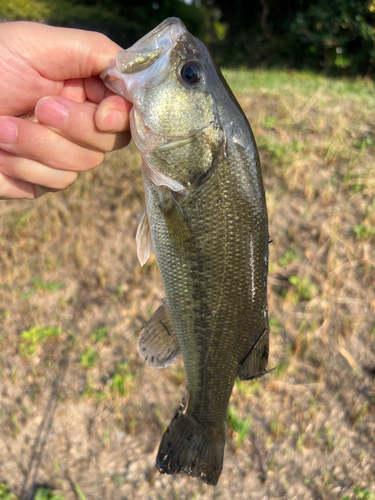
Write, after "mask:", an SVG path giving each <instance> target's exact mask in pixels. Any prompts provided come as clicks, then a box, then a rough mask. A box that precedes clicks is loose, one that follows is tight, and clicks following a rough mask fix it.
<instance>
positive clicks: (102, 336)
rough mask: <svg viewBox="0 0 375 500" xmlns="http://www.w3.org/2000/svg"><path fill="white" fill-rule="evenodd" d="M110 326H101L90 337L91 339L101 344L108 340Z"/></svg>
mask: <svg viewBox="0 0 375 500" xmlns="http://www.w3.org/2000/svg"><path fill="white" fill-rule="evenodd" d="M107 333H108V326H100V327H98V328H96V329H95V330H94V331H93V332H92V334H91V335H90V339H91V340H93V341H94V342H101V341H102V340H106V339H107Z"/></svg>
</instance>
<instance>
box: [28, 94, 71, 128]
mask: <svg viewBox="0 0 375 500" xmlns="http://www.w3.org/2000/svg"><path fill="white" fill-rule="evenodd" d="M67 114H68V111H67V109H66V108H65V107H64V106H63V105H62V104H60V103H59V102H56V101H54V100H53V99H49V98H45V99H42V100H41V101H39V102H38V104H37V106H36V110H35V116H36V117H37V119H38V120H39V121H40V122H42V123H44V124H45V125H49V126H50V127H53V128H61V127H62V126H63V125H64V122H65V118H66V116H67Z"/></svg>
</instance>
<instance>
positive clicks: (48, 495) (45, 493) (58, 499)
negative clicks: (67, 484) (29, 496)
mask: <svg viewBox="0 0 375 500" xmlns="http://www.w3.org/2000/svg"><path fill="white" fill-rule="evenodd" d="M34 500H65V497H64V495H55V494H54V492H53V490H51V489H50V488H44V487H41V488H38V489H37V492H36V493H35V496H34Z"/></svg>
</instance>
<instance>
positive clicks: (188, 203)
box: [102, 18, 268, 484]
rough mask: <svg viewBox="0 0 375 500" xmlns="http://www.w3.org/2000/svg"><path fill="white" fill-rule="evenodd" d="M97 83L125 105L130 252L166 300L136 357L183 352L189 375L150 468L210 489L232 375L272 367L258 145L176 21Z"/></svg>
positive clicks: (203, 53)
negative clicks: (135, 175)
mask: <svg viewBox="0 0 375 500" xmlns="http://www.w3.org/2000/svg"><path fill="white" fill-rule="evenodd" d="M163 43H164V45H163ZM142 54H143V59H142ZM147 54H151V55H147ZM147 58H149V59H147ZM155 64H158V66H154V65H155ZM137 65H138V66H137ZM137 68H138V71H137ZM120 70H121V71H120ZM102 77H103V79H104V81H105V83H106V84H107V86H108V87H109V88H110V89H111V90H113V91H114V92H116V93H118V94H120V95H123V96H124V97H125V98H127V99H128V100H130V101H131V102H133V106H134V112H133V113H132V118H131V129H132V134H133V138H134V140H135V143H136V145H137V146H138V148H139V149H140V151H141V153H142V157H143V180H144V188H145V199H146V213H145V214H144V216H143V218H142V220H141V223H140V228H139V231H138V232H137V242H138V255H139V258H140V261H141V264H144V262H146V261H147V258H148V256H149V253H150V252H151V248H152V249H153V250H154V252H155V255H156V258H157V262H158V266H159V269H160V273H161V277H162V281H163V285H164V288H165V294H166V300H165V303H164V304H163V305H162V306H161V307H160V308H159V309H158V311H157V312H156V313H155V316H154V317H153V318H152V319H151V320H150V321H149V322H148V323H147V325H146V326H145V327H144V329H143V331H142V334H141V337H140V340H139V343H138V349H139V352H140V354H141V356H142V357H143V358H144V359H145V360H146V362H147V363H148V364H149V365H150V366H152V367H157V368H162V367H165V366H168V365H169V364H170V363H171V362H173V361H174V359H175V358H176V357H177V355H178V352H179V350H180V351H181V353H182V357H183V361H184V367H185V372H186V379H187V397H186V400H184V402H183V403H182V404H181V406H180V408H179V409H178V410H177V411H176V414H175V416H174V418H173V419H172V421H171V423H170V425H169V426H168V428H167V429H166V431H165V433H164V436H163V438H162V441H161V444H160V447H159V451H158V456H157V466H158V468H159V471H160V472H162V473H168V474H173V473H177V472H185V473H187V474H190V475H192V476H195V477H200V478H201V479H202V480H203V481H205V482H206V483H208V484H216V483H217V481H218V479H219V476H220V472H221V470H222V464H223V451H224V445H225V434H226V413H227V408H228V403H229V398H230V395H231V392H232V389H233V385H234V382H235V379H236V377H237V376H239V377H240V378H241V379H242V380H245V379H251V378H256V377H258V376H260V375H262V374H264V373H266V366H267V360H268V315H267V313H268V309H267V271H268V225H267V209H266V202H265V194H264V189H263V181H262V173H261V169H260V162H259V155H258V151H257V147H256V143H255V139H254V136H253V133H252V131H251V128H250V126H249V124H248V121H247V118H246V117H245V115H244V113H243V111H242V110H241V108H240V106H239V105H238V103H237V101H236V99H235V98H234V96H233V94H232V92H231V91H230V89H229V87H228V85H227V84H226V82H225V80H224V78H223V77H222V75H221V73H220V71H219V70H218V68H217V67H216V65H215V63H214V61H213V60H212V58H211V56H210V54H209V53H208V51H207V49H206V48H205V47H204V45H203V44H202V43H201V42H200V41H199V40H197V39H196V38H194V37H193V36H192V35H190V33H189V32H188V31H187V30H186V28H185V27H184V25H183V24H182V23H181V21H179V20H178V19H175V18H171V19H167V20H166V21H164V23H162V24H161V25H160V26H158V27H157V28H155V30H153V31H152V32H151V33H150V34H148V35H146V36H145V37H144V38H142V39H141V40H140V41H139V42H137V43H136V44H135V45H134V46H133V47H131V48H130V49H128V50H127V51H123V52H121V53H119V54H118V56H117V63H116V64H112V65H111V66H110V68H108V69H107V70H106V72H105V73H104V75H102ZM196 77H197V78H196ZM149 232H150V233H149ZM151 242H152V243H151Z"/></svg>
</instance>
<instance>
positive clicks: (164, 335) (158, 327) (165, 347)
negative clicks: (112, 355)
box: [137, 299, 180, 368]
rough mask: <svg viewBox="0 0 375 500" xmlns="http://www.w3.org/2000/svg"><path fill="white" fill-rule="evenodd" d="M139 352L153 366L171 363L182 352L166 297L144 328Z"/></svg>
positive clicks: (139, 342)
mask: <svg viewBox="0 0 375 500" xmlns="http://www.w3.org/2000/svg"><path fill="white" fill-rule="evenodd" d="M137 347H138V352H139V354H140V356H141V357H142V358H143V359H144V360H145V361H146V363H147V364H148V365H149V366H150V367H151V368H164V367H166V366H169V365H171V364H172V363H173V362H174V361H175V359H176V358H177V356H178V355H179V353H180V346H179V343H178V340H177V336H176V333H175V331H174V328H173V325H172V320H171V317H170V315H169V312H168V310H167V306H166V303H165V299H163V300H162V305H161V306H160V307H159V309H157V310H156V311H155V313H154V315H153V317H152V318H151V319H150V321H148V323H147V324H146V326H145V327H144V328H143V329H142V333H141V336H140V337H139V340H138V346H137Z"/></svg>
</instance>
